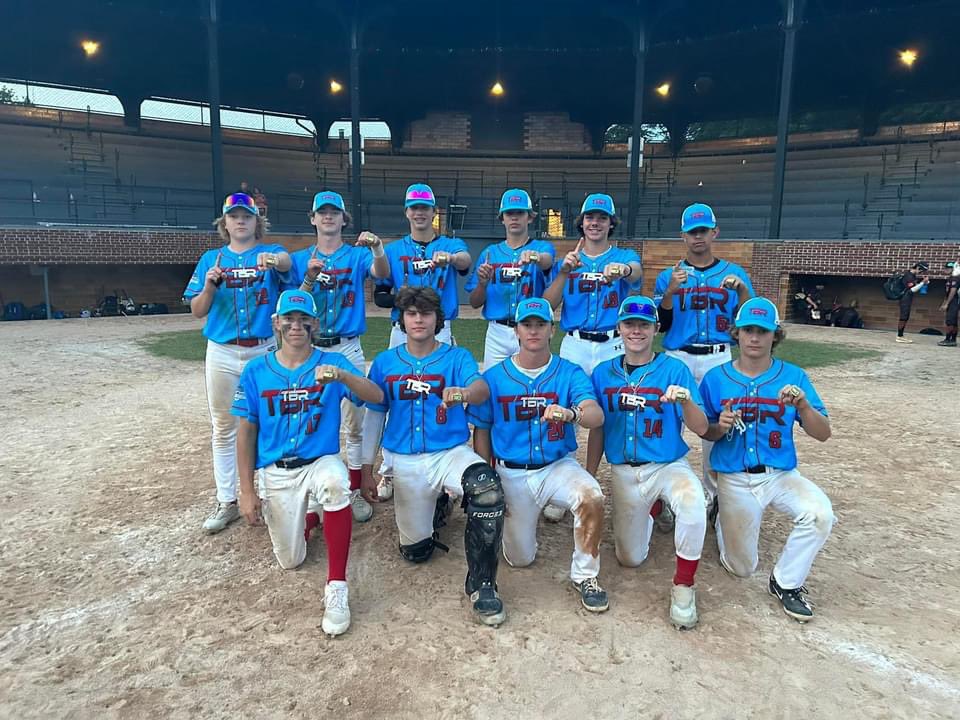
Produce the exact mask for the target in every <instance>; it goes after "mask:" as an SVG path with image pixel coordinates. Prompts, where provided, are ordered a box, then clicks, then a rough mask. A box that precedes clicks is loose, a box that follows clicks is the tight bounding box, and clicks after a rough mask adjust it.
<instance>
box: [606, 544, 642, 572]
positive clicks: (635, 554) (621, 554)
mask: <svg viewBox="0 0 960 720" xmlns="http://www.w3.org/2000/svg"><path fill="white" fill-rule="evenodd" d="M649 551H650V548H649V547H629V546H626V545H621V544H620V543H614V552H615V553H616V555H617V562H618V563H620V564H621V565H623V566H624V567H639V566H640V565H643V563H644V561H645V560H646V559H647V555H648V553H649Z"/></svg>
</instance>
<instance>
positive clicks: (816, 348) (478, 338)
mask: <svg viewBox="0 0 960 720" xmlns="http://www.w3.org/2000/svg"><path fill="white" fill-rule="evenodd" d="M486 325H487V323H486V321H485V320H480V319H469V320H454V321H453V334H454V337H456V339H457V344H458V345H462V346H463V347H465V348H467V349H469V350H470V352H471V353H473V356H474V357H475V358H476V359H477V361H478V362H479V361H480V360H482V359H483V338H484V333H485V332H486ZM389 339H390V321H389V320H387V318H380V317H377V318H368V320H367V334H366V335H364V336H363V338H362V340H361V343H362V344H363V352H364V355H365V356H366V358H367V360H372V359H373V358H374V357H375V356H376V354H377V353H379V352H380V351H381V350H384V349H386V347H387V344H388V342H389ZM561 339H562V335H561V334H560V333H559V332H557V333H556V334H555V335H554V338H553V350H554V352H559V350H560V341H561ZM141 342H142V344H143V346H144V347H145V348H146V349H147V351H148V352H150V353H152V354H153V355H156V356H158V357H168V358H173V359H175V360H193V361H197V362H200V361H202V360H203V357H204V353H205V351H206V341H205V340H204V338H203V336H202V335H201V334H200V331H199V330H187V331H181V332H170V333H158V334H156V335H151V336H149V337H148V338H146V339H145V340H143V341H141ZM654 347H655V349H656V350H660V349H661V345H660V337H659V336H658V337H657V340H656V342H655V345H654ZM776 354H777V357H779V358H782V359H783V360H786V361H788V362H792V363H795V364H797V365H799V366H800V367H804V368H815V367H824V366H826V365H836V364H838V363H843V362H847V361H848V360H859V359H861V358H870V357H876V356H878V355H880V353H879V352H877V351H876V350H867V349H864V348H861V347H856V346H853V345H840V344H837V343H821V342H812V341H808V340H802V341H801V340H790V339H787V340H785V341H784V342H783V344H782V345H780V346H779V347H778V348H777V352H776Z"/></svg>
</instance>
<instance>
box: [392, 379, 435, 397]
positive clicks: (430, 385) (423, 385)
mask: <svg viewBox="0 0 960 720" xmlns="http://www.w3.org/2000/svg"><path fill="white" fill-rule="evenodd" d="M386 383H387V389H388V390H389V391H390V399H391V400H421V399H424V398H426V397H427V396H428V395H436V396H437V397H438V398H441V399H442V398H443V389H444V388H445V387H446V386H447V385H446V382H445V381H444V379H443V375H388V376H387V377H386Z"/></svg>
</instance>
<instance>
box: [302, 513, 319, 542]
mask: <svg viewBox="0 0 960 720" xmlns="http://www.w3.org/2000/svg"><path fill="white" fill-rule="evenodd" d="M319 526H320V513H315V512H308V513H307V517H306V519H305V523H304V526H303V541H304V542H310V531H311V530H313V529H314V528H316V527H319Z"/></svg>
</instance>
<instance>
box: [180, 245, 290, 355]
mask: <svg viewBox="0 0 960 720" xmlns="http://www.w3.org/2000/svg"><path fill="white" fill-rule="evenodd" d="M282 252H286V250H285V249H284V247H283V246H282V245H256V246H254V247H252V248H250V249H249V250H246V251H244V252H242V253H235V252H234V251H233V250H231V249H230V248H229V246H224V247H222V248H217V249H214V250H207V251H206V252H205V253H204V254H203V255H201V256H200V261H199V262H198V263H197V266H196V268H194V270H193V275H192V276H191V277H190V282H189V283H187V289H186V290H184V291H183V297H184V299H186V300H191V299H192V298H195V297H196V296H197V295H199V294H200V293H201V292H203V285H204V283H205V282H206V277H207V271H209V270H210V268H212V267H213V266H214V265H216V264H217V262H218V260H219V263H220V269H221V270H223V282H222V283H220V287H218V288H217V290H216V293H215V294H214V296H213V303H212V304H211V305H210V312H209V313H207V320H206V323H205V324H204V326H203V334H204V337H206V338H208V339H209V340H213V341H214V342H218V343H227V342H230V341H232V340H238V339H239V340H252V339H255V338H272V337H273V325H272V324H271V320H270V317H271V315H273V313H274V311H275V309H276V307H277V298H278V297H280V291H281V290H282V289H283V288H284V287H286V285H288V284H289V283H290V278H291V275H290V273H289V272H286V273H281V272H278V271H277V270H276V269H270V270H258V269H257V255H259V254H260V253H282Z"/></svg>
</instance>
